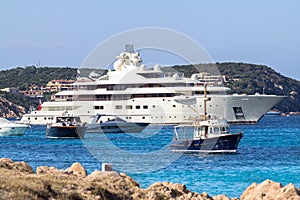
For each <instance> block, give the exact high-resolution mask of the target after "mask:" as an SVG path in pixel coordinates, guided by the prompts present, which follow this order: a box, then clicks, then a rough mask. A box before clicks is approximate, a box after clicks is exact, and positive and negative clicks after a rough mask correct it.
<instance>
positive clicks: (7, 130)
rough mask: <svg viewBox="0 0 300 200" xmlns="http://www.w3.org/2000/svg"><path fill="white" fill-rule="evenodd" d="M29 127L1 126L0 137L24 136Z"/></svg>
mask: <svg viewBox="0 0 300 200" xmlns="http://www.w3.org/2000/svg"><path fill="white" fill-rule="evenodd" d="M28 128H29V126H27V125H24V126H18V127H16V126H1V127H0V136H10V135H24V134H25V132H26V131H27V129H28Z"/></svg>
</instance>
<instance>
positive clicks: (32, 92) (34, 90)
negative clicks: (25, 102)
mask: <svg viewBox="0 0 300 200" xmlns="http://www.w3.org/2000/svg"><path fill="white" fill-rule="evenodd" d="M43 93H44V91H43V90H41V88H40V87H39V86H36V85H32V86H30V87H29V88H28V89H27V90H19V94H23V95H24V96H27V97H30V98H43Z"/></svg>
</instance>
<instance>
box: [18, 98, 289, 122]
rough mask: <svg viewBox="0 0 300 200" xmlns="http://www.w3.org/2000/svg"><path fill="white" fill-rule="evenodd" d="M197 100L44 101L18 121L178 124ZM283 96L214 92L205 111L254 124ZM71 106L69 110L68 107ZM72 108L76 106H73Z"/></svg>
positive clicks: (194, 111)
mask: <svg viewBox="0 0 300 200" xmlns="http://www.w3.org/2000/svg"><path fill="white" fill-rule="evenodd" d="M194 97H196V100H197V103H196V104H194V105H185V104H182V103H179V102H177V101H175V100H174V98H173V97H165V98H135V99H130V100H118V101H74V102H72V101H68V102H63V103H62V102H45V103H44V104H43V109H45V110H46V111H45V110H43V109H42V110H41V111H33V112H31V113H29V114H25V115H24V116H23V117H22V119H21V121H22V122H25V123H29V124H36V125H45V124H47V123H50V122H51V119H53V117H54V116H57V115H58V114H61V113H63V112H64V111H65V110H66V108H67V109H68V112H69V114H72V113H75V114H76V115H79V116H80V118H81V121H83V122H87V123H90V122H91V121H92V119H93V117H94V116H95V115H96V114H108V115H117V116H120V117H121V118H123V119H124V120H126V121H130V122H143V123H151V124H178V123H185V122H187V121H189V120H192V119H193V118H195V117H196V116H198V115H199V113H202V110H203V96H194ZM282 98H284V97H283V96H275V95H215V96H210V101H208V102H207V113H211V114H214V115H218V116H221V117H224V118H226V119H227V120H228V122H229V123H256V122H258V121H259V119H260V118H261V117H262V116H263V115H264V114H265V113H266V112H267V111H269V110H270V109H271V108H272V107H273V106H274V105H275V104H277V103H278V102H279V101H280V100H281V99H282ZM72 108H73V109H72ZM75 108H76V109H75Z"/></svg>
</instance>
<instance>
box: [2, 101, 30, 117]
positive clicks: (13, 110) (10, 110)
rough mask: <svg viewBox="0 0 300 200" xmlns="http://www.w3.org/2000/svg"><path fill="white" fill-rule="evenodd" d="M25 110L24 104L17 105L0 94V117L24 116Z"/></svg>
mask: <svg viewBox="0 0 300 200" xmlns="http://www.w3.org/2000/svg"><path fill="white" fill-rule="evenodd" d="M25 112H26V109H25V108H24V107H23V106H19V105H16V104H14V103H12V102H10V101H8V100H7V99H6V98H4V97H2V96H0V117H4V118H16V117H20V116H22V115H23V114H24V113H25Z"/></svg>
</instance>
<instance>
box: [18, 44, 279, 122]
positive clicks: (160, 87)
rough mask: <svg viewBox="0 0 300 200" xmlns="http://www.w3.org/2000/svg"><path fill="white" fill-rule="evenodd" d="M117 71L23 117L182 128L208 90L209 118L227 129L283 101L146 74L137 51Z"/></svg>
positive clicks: (204, 79)
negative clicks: (108, 118) (64, 116)
mask: <svg viewBox="0 0 300 200" xmlns="http://www.w3.org/2000/svg"><path fill="white" fill-rule="evenodd" d="M113 66H114V70H113V71H108V72H107V74H105V75H103V76H101V77H99V78H93V79H89V81H82V80H81V81H77V82H75V83H74V90H70V91H62V92H59V93H57V94H56V95H55V101H51V102H44V103H43V104H42V109H41V110H40V111H33V112H31V113H30V114H25V115H24V116H23V118H22V121H23V122H28V123H31V124H46V123H48V122H49V121H51V119H52V118H53V117H54V116H56V115H60V114H61V113H62V112H65V111H67V112H68V113H69V114H74V113H75V114H76V115H79V116H80V117H81V121H83V122H88V123H89V122H91V121H92V119H93V117H94V116H95V115H96V114H100V115H101V114H103V115H117V116H119V117H120V118H122V119H124V120H126V121H132V122H144V123H152V124H177V123H184V122H187V121H189V120H190V119H193V118H194V117H195V116H196V115H198V114H199V113H201V111H202V110H203V108H202V107H203V106H204V105H203V98H204V97H203V94H204V92H203V91H204V87H206V90H207V97H208V98H209V99H210V101H208V102H207V112H208V113H213V114H214V115H218V116H221V117H224V118H226V119H227V120H228V122H229V123H256V122H257V121H258V120H259V119H260V118H261V117H262V116H263V115H264V114H265V113H266V112H267V111H269V110H270V109H271V108H272V107H273V106H274V105H275V104H276V103H278V102H279V101H280V100H281V99H282V98H283V96H275V95H264V94H263V95H261V94H255V95H228V94H227V92H228V91H229V90H230V89H229V88H227V87H224V86H222V85H221V84H219V83H218V81H219V79H218V76H210V75H209V74H203V73H202V74H193V75H192V76H191V77H190V78H186V77H184V75H183V73H178V72H177V73H164V72H163V71H162V70H161V69H160V66H158V65H156V66H154V67H153V68H152V69H148V68H146V66H145V65H142V59H141V58H140V55H139V53H138V52H135V51H133V50H130V51H127V52H122V53H121V54H120V56H118V57H117V59H116V61H115V62H114V65H113ZM213 79H215V80H213ZM192 101H193V104H192V103H190V102H192Z"/></svg>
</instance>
